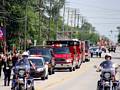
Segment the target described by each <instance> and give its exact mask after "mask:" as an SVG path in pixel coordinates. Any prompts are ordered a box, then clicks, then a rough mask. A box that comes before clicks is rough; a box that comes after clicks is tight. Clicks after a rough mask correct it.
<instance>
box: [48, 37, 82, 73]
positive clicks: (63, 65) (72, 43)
mask: <svg viewBox="0 0 120 90" xmlns="http://www.w3.org/2000/svg"><path fill="white" fill-rule="evenodd" d="M47 45H51V46H52V47H53V51H54V54H55V64H56V65H55V69H69V71H75V69H76V68H80V65H81V63H82V60H81V47H80V41H79V40H75V39H74V40H56V41H47Z"/></svg>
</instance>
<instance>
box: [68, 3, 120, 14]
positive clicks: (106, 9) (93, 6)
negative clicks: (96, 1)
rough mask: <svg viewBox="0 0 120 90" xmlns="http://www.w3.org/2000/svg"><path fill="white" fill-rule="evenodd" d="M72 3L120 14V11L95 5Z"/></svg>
mask: <svg viewBox="0 0 120 90" xmlns="http://www.w3.org/2000/svg"><path fill="white" fill-rule="evenodd" d="M70 3H75V4H79V5H86V6H90V7H89V8H98V9H102V10H105V11H112V12H120V10H116V9H109V8H103V7H98V6H95V5H91V4H85V3H81V2H70Z"/></svg>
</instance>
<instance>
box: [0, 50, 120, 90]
mask: <svg viewBox="0 0 120 90" xmlns="http://www.w3.org/2000/svg"><path fill="white" fill-rule="evenodd" d="M118 51H120V48H118V49H117V52H116V53H111V54H112V56H113V61H114V62H115V63H120V52H118ZM103 57H104V54H103ZM103 60H104V58H92V59H91V61H90V62H87V63H83V64H82V65H81V68H80V69H78V70H76V71H74V72H68V71H67V70H62V71H56V73H55V74H54V75H51V76H49V79H48V80H45V81H41V80H35V90H96V83H97V80H99V74H100V73H98V72H96V71H95V70H96V69H95V68H94V65H99V64H100V62H102V61H103ZM119 76H120V74H119ZM119 79H120V78H119ZM2 81H3V80H2ZM2 84H3V83H2V82H0V90H2V89H4V90H10V87H4V86H3V85H2Z"/></svg>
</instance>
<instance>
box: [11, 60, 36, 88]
mask: <svg viewBox="0 0 120 90" xmlns="http://www.w3.org/2000/svg"><path fill="white" fill-rule="evenodd" d="M25 63H26V62H25ZM25 63H23V61H20V62H19V63H18V64H17V66H16V67H15V68H14V77H13V82H12V88H11V90H34V80H33V78H31V77H30V66H29V65H28V63H27V64H25Z"/></svg>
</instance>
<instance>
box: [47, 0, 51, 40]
mask: <svg viewBox="0 0 120 90" xmlns="http://www.w3.org/2000/svg"><path fill="white" fill-rule="evenodd" d="M51 15H52V1H51V0H50V16H49V29H48V41H49V40H50V36H51Z"/></svg>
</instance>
